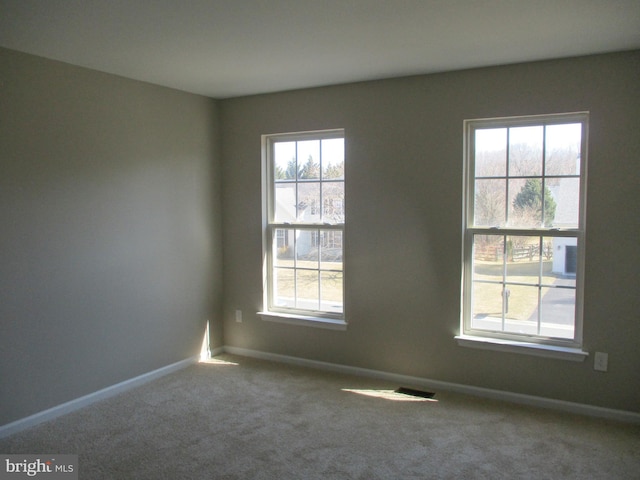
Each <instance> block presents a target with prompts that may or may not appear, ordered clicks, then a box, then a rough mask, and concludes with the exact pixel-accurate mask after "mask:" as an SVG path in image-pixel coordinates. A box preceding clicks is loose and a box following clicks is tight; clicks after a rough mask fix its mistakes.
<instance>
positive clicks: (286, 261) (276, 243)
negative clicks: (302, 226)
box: [272, 228, 295, 268]
mask: <svg viewBox="0 0 640 480" xmlns="http://www.w3.org/2000/svg"><path fill="white" fill-rule="evenodd" d="M294 234H295V233H294V230H293V229H290V228H278V229H276V230H275V233H274V239H273V243H272V245H273V253H274V256H273V266H274V267H289V268H293V266H294V263H293V245H294Z"/></svg>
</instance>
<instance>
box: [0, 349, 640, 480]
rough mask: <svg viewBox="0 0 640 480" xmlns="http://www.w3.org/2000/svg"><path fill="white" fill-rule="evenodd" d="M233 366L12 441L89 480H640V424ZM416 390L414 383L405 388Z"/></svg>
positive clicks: (132, 394)
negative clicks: (59, 457)
mask: <svg viewBox="0 0 640 480" xmlns="http://www.w3.org/2000/svg"><path fill="white" fill-rule="evenodd" d="M399 386H400V385H392V384H390V383H388V382H384V381H380V380H372V379H368V378H359V377H353V376H348V375H341V374H336V373H328V372H323V371H318V370H313V369H305V368H299V367H293V366H290V365H284V364H278V363H272V362H266V361H261V360H255V359H248V358H243V357H237V356H231V355H223V356H220V357H216V359H214V360H212V361H211V362H210V363H200V364H197V365H194V366H192V367H189V368H186V369H184V370H181V371H179V372H175V373H173V374H170V375H167V376H165V377H163V378H161V379H159V380H156V381H154V382H152V383H149V384H146V385H144V386H142V387H139V388H136V389H134V390H131V391H128V392H126V393H124V394H121V395H119V396H117V397H112V398H110V399H107V400H104V401H102V402H99V403H96V404H93V405H91V406H89V407H87V408H84V409H82V410H79V411H76V412H74V413H71V414H69V415H66V416H63V417H60V418H58V419H56V420H53V421H50V422H48V423H44V424H41V425H39V426H37V427H34V428H32V429H30V430H27V431H24V432H20V433H18V434H15V435H13V436H11V437H8V438H5V439H2V440H0V453H42V454H45V453H58V454H65V453H67V454H78V455H79V474H80V475H79V478H80V479H83V480H84V479H87V480H93V479H132V480H146V479H172V480H181V479H281V480H286V479H323V480H326V479H367V480H371V479H407V478H409V479H410V478H415V479H607V480H611V479H632V478H637V479H640V426H638V425H627V424H622V423H616V422H610V421H605V420H601V419H594V418H589V417H582V416H577V415H569V414H566V413H558V412H553V411H548V410H542V409H536V408H532V407H523V406H519V405H512V404H508V403H502V402H498V401H493V400H486V399H479V398H475V397H469V396H465V395H460V394H453V393H446V392H436V395H435V397H434V398H433V399H431V400H429V399H424V398H419V397H413V396H407V395H399V394H396V393H394V392H393V390H394V389H396V388H397V387H399ZM405 386H410V385H405Z"/></svg>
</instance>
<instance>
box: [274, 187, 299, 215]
mask: <svg viewBox="0 0 640 480" xmlns="http://www.w3.org/2000/svg"><path fill="white" fill-rule="evenodd" d="M275 187H276V188H275V190H276V192H275V193H276V198H275V205H274V210H275V212H274V216H275V218H274V220H275V221H276V222H278V223H285V222H295V220H296V203H297V202H296V184H295V183H276V185H275Z"/></svg>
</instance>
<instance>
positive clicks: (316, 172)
mask: <svg viewBox="0 0 640 480" xmlns="http://www.w3.org/2000/svg"><path fill="white" fill-rule="evenodd" d="M300 178H320V165H318V164H317V163H316V162H314V161H313V157H312V156H311V155H309V159H308V160H307V163H305V164H304V165H303V167H302V168H301V169H300Z"/></svg>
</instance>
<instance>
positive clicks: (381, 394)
mask: <svg viewBox="0 0 640 480" xmlns="http://www.w3.org/2000/svg"><path fill="white" fill-rule="evenodd" d="M342 391H343V392H349V393H357V394H358V395H364V396H367V397H375V398H382V399H384V400H392V401H394V402H437V401H438V400H435V399H433V398H425V397H417V396H415V395H407V394H405V393H399V392H396V391H395V390H367V389H364V390H363V389H357V388H343V389H342Z"/></svg>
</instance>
